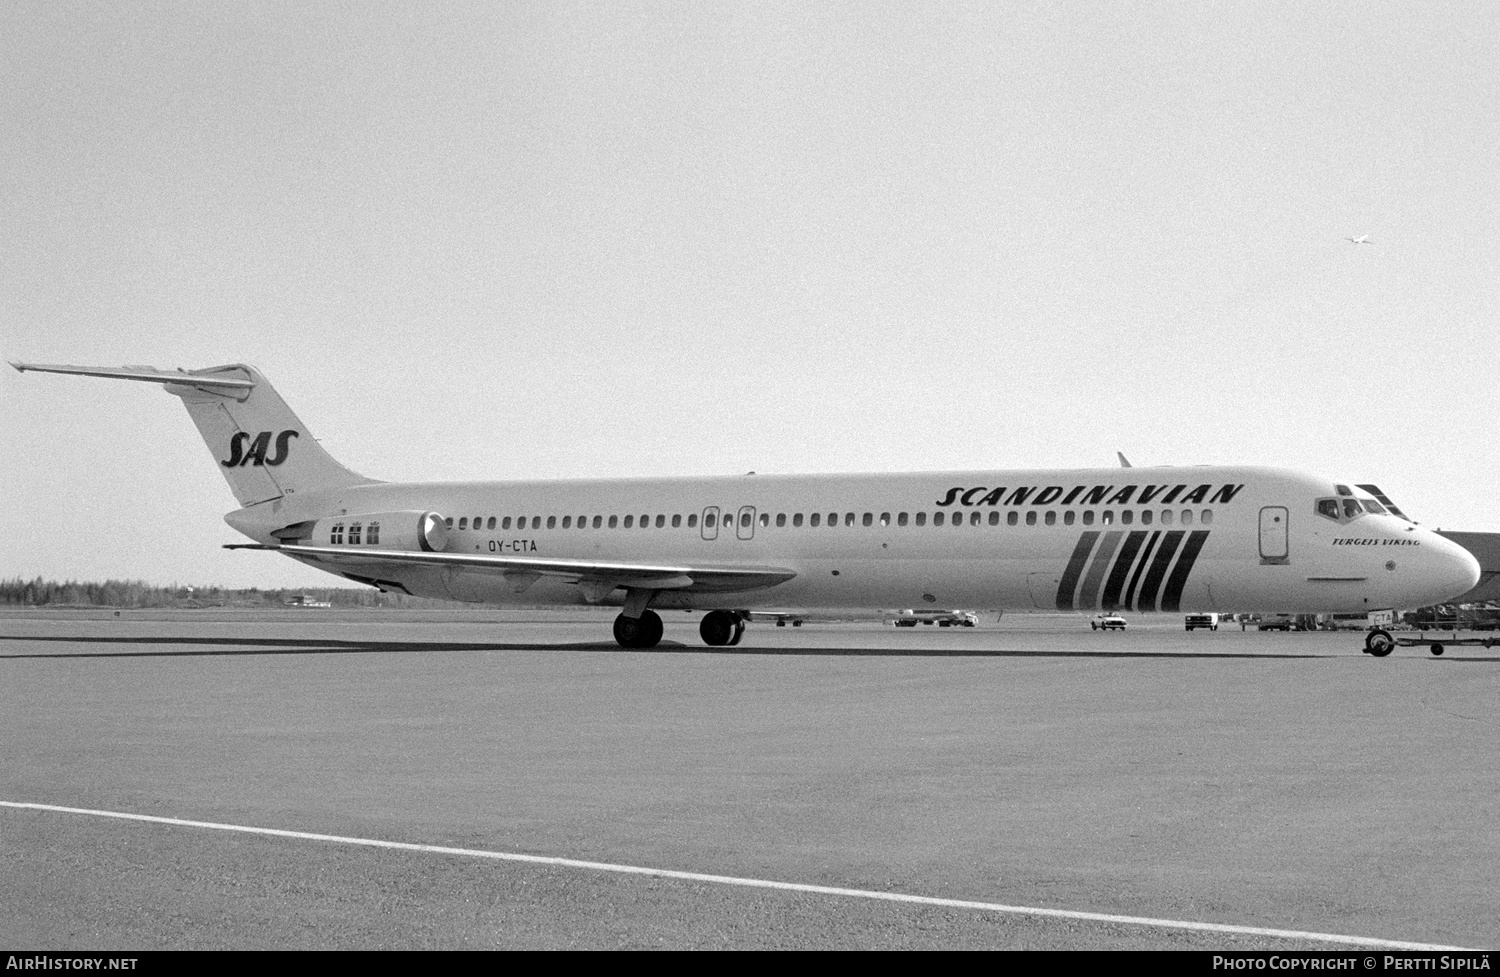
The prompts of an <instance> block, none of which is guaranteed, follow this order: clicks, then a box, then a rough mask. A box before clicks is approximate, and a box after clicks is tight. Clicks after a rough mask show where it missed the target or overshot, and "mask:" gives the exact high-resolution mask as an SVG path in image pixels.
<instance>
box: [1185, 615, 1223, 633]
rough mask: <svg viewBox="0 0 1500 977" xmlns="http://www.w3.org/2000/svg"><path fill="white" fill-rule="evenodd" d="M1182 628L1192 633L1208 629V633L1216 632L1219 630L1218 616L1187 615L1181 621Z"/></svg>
mask: <svg viewBox="0 0 1500 977" xmlns="http://www.w3.org/2000/svg"><path fill="white" fill-rule="evenodd" d="M1182 627H1183V630H1185V631H1193V630H1196V629H1198V628H1208V629H1209V630H1210V631H1217V630H1219V615H1217V614H1189V615H1187V617H1185V618H1183V619H1182Z"/></svg>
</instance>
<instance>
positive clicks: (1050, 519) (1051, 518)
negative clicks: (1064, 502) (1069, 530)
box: [1042, 509, 1057, 526]
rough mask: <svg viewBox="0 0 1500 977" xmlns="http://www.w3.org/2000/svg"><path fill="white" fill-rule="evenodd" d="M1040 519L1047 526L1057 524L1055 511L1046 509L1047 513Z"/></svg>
mask: <svg viewBox="0 0 1500 977" xmlns="http://www.w3.org/2000/svg"><path fill="white" fill-rule="evenodd" d="M1042 521H1043V522H1045V523H1046V524H1047V525H1049V526H1055V525H1057V513H1055V512H1053V511H1052V510H1050V509H1049V510H1047V515H1046V517H1045V518H1043V520H1042Z"/></svg>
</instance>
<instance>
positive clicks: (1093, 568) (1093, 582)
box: [1078, 532, 1125, 610]
mask: <svg viewBox="0 0 1500 977" xmlns="http://www.w3.org/2000/svg"><path fill="white" fill-rule="evenodd" d="M1124 535H1125V534H1124V533H1122V532H1109V533H1105V534H1104V538H1103V539H1102V540H1100V541H1099V550H1098V552H1096V553H1095V554H1094V562H1093V563H1090V564H1089V572H1088V576H1086V577H1084V578H1083V590H1082V592H1080V593H1079V595H1078V606H1079V607H1080V608H1082V609H1083V610H1096V609H1097V608H1098V607H1099V585H1100V584H1101V583H1103V582H1104V571H1105V570H1108V569H1109V560H1110V557H1112V556H1114V555H1115V547H1116V546H1119V545H1120V537H1121V536H1124Z"/></svg>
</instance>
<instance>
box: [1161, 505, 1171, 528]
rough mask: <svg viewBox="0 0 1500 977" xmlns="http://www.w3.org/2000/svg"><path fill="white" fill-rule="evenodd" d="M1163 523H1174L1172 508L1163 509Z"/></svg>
mask: <svg viewBox="0 0 1500 977" xmlns="http://www.w3.org/2000/svg"><path fill="white" fill-rule="evenodd" d="M1161 524H1162V525H1163V526H1170V525H1172V510H1171V509H1163V510H1161Z"/></svg>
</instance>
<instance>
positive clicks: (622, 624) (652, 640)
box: [615, 611, 662, 648]
mask: <svg viewBox="0 0 1500 977" xmlns="http://www.w3.org/2000/svg"><path fill="white" fill-rule="evenodd" d="M661 632H662V626H661V617H660V616H659V615H658V614H657V613H656V612H655V611H642V612H641V616H640V617H626V616H625V615H624V614H621V615H620V616H619V617H617V618H615V640H616V641H618V642H619V643H620V647H621V648H655V647H656V643H657V642H658V641H660V640H661Z"/></svg>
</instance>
